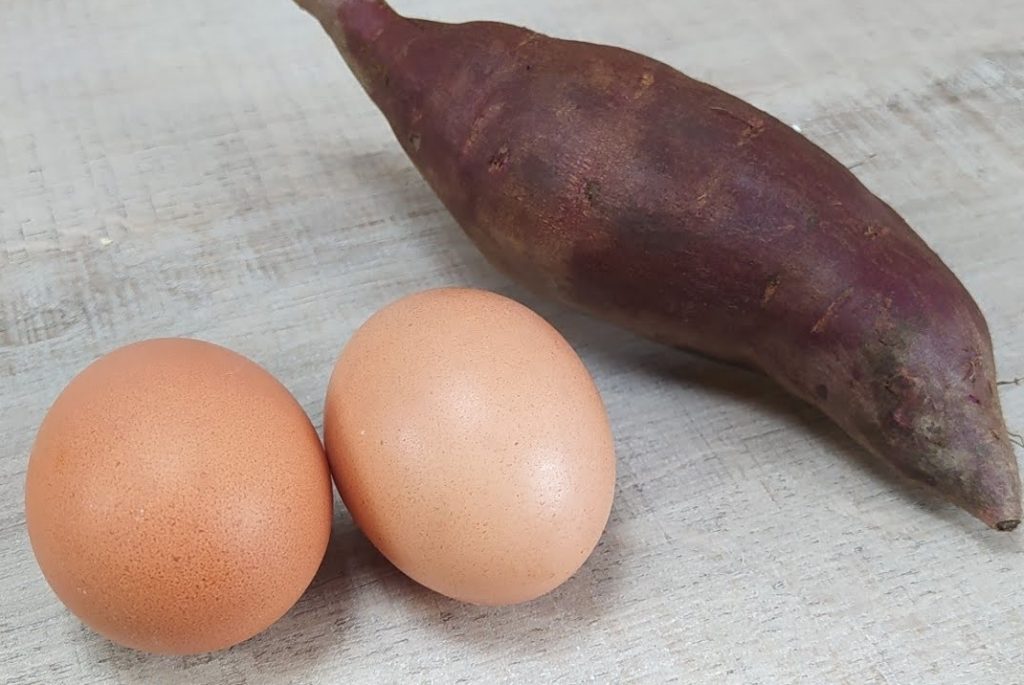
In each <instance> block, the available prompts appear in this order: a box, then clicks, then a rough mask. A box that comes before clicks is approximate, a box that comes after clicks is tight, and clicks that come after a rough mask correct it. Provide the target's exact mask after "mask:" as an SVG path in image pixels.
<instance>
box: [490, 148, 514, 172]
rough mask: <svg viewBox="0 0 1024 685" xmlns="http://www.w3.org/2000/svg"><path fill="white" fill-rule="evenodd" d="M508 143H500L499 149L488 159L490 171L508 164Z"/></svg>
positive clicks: (499, 169) (497, 169) (500, 168)
mask: <svg viewBox="0 0 1024 685" xmlns="http://www.w3.org/2000/svg"><path fill="white" fill-rule="evenodd" d="M508 157H509V152H508V145H502V146H501V149H499V150H498V151H497V152H495V153H494V156H492V157H491V159H490V161H489V162H488V163H487V166H488V168H489V169H490V170H491V171H492V172H495V171H501V170H502V169H504V168H505V165H506V164H508Z"/></svg>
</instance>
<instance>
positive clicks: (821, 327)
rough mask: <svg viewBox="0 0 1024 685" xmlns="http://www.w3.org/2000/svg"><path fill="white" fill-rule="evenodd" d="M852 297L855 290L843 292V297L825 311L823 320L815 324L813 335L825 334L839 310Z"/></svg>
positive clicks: (838, 298) (849, 289) (835, 300)
mask: <svg viewBox="0 0 1024 685" xmlns="http://www.w3.org/2000/svg"><path fill="white" fill-rule="evenodd" d="M852 295H853V288H847V289H846V290H844V291H843V294H842V295H840V296H839V297H837V298H836V299H834V300H833V301H832V303H831V304H830V305H829V306H828V309H826V310H825V313H824V314H822V315H821V318H820V319H818V321H817V323H815V324H814V327H813V328H812V329H811V333H823V332H824V331H825V329H826V328H828V324H829V322H830V321H831V320H832V319H833V318H834V317H835V315H836V312H838V311H839V308H840V307H842V306H843V305H844V304H846V301H847V300H849V299H850V296H852Z"/></svg>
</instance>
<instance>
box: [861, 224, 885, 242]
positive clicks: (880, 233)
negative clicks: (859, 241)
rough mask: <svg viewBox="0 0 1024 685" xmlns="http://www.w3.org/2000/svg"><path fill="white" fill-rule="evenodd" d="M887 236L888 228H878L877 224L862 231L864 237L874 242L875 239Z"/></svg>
mask: <svg viewBox="0 0 1024 685" xmlns="http://www.w3.org/2000/svg"><path fill="white" fill-rule="evenodd" d="M888 234H889V227H888V226H880V225H878V224H871V225H869V226H868V227H867V228H865V229H864V237H866V238H870V239H871V240H875V239H876V238H882V237H884V236H886V235H888Z"/></svg>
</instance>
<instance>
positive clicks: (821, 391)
mask: <svg viewBox="0 0 1024 685" xmlns="http://www.w3.org/2000/svg"><path fill="white" fill-rule="evenodd" d="M814 394H816V395H817V396H818V399H820V400H821V401H822V402H824V401H826V400H827V399H828V387H827V386H825V385H818V386H817V387H815V388H814Z"/></svg>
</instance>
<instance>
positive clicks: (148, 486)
mask: <svg viewBox="0 0 1024 685" xmlns="http://www.w3.org/2000/svg"><path fill="white" fill-rule="evenodd" d="M25 508H26V518H27V523H28V532H29V536H30V539H31V542H32V548H33V551H34V552H35V555H36V559H37V560H38V562H39V566H40V568H41V569H42V571H43V574H44V575H45V577H46V579H47V581H48V582H49V583H50V585H51V586H52V588H53V590H54V591H55V592H56V594H57V596H58V597H59V598H60V599H61V601H63V602H64V604H66V605H67V607H68V608H69V609H70V610H71V611H72V612H74V614H76V615H77V616H78V617H79V618H80V619H81V620H82V621H83V622H85V623H86V624H87V625H89V626H90V627H92V628H93V629H95V630H96V631H98V632H99V633H101V634H103V635H105V636H107V637H109V638H110V639H112V640H114V641H115V642H118V643H121V644H123V645H126V646H129V647H133V648H136V649H140V650H145V651H150V652H158V653H168V654H190V653H199V652H208V651H213V650H217V649H221V648H225V647H229V646H231V645H234V644H236V643H238V642H241V641H243V640H245V639H247V638H249V637H252V636H253V635H255V634H257V633H259V632H260V631H262V630H263V629H265V628H267V627H268V626H269V625H270V624H271V623H273V622H274V621H276V620H277V619H278V618H280V617H281V616H282V615H283V614H284V613H285V612H286V611H288V609H289V608H290V607H291V606H292V605H293V604H294V603H295V602H296V600H298V598H299V596H300V595H301V594H302V593H303V591H304V590H305V588H306V587H307V586H308V585H309V583H310V581H311V580H312V578H313V576H314V574H315V573H316V570H317V568H318V566H319V564H320V562H321V560H322V559H323V555H324V552H325V550H326V547H327V541H328V537H329V535H330V526H331V508H332V492H331V481H330V472H329V469H328V466H327V461H326V458H325V456H324V453H323V450H322V447H321V444H320V441H319V438H318V437H317V434H316V431H315V430H314V428H313V426H312V425H311V424H310V421H309V418H308V417H307V416H306V414H305V412H304V411H303V410H302V407H301V406H300V405H299V404H298V403H297V402H296V401H295V399H294V398H293V397H292V396H291V395H290V394H289V392H288V391H287V390H286V389H285V388H284V386H282V385H281V384H280V383H279V382H278V381H277V380H275V379H274V378H273V376H271V375H270V374H269V373H268V372H267V371H265V370H264V369H262V368H261V367H259V366H257V365H256V364H254V363H253V362H251V361H249V360H248V359H246V358H245V357H242V356H240V355H238V354H235V353H234V352H231V351H230V350H226V349H224V348H222V347H218V346H216V345H212V344H209V343H204V342H199V341H195V340H152V341H148V342H142V343H137V344H134V345H130V346H128V347H124V348H121V349H119V350H117V351H115V352H113V353H111V354H109V355H107V356H105V357H103V358H102V359H100V360H99V361H97V362H95V363H94V364H92V365H91V366H89V367H88V368H87V369H85V370H84V371H83V372H82V373H81V374H80V375H78V376H77V377H76V378H75V379H74V380H72V381H71V383H70V385H68V387H67V388H66V389H65V390H64V392H63V393H62V394H61V395H60V397H59V398H58V399H57V401H56V402H55V404H54V405H53V407H52V408H51V409H50V411H49V413H48V414H47V416H46V418H45V420H44V421H43V424H42V427H41V428H40V430H39V435H38V438H37V440H36V443H35V446H34V448H33V450H32V455H31V458H30V461H29V466H28V477H27V483H26V493H25Z"/></svg>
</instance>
